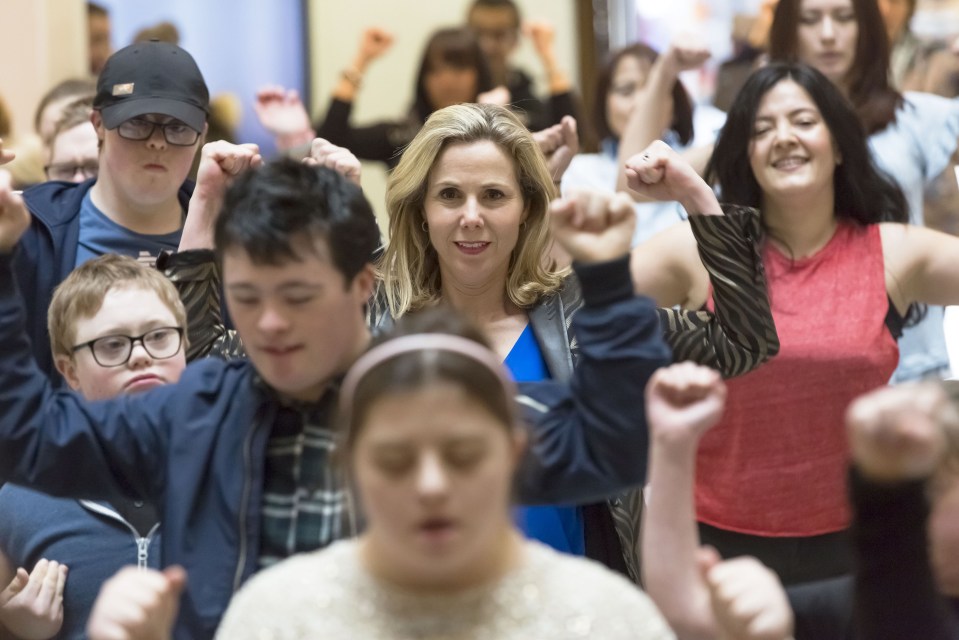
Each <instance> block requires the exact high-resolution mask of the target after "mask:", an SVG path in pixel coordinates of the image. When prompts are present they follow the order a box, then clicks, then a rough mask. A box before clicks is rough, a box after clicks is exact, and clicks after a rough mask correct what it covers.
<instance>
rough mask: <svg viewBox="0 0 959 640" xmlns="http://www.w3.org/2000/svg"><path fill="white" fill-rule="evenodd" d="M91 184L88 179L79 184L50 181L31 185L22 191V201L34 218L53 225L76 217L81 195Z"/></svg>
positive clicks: (83, 194) (82, 195)
mask: <svg viewBox="0 0 959 640" xmlns="http://www.w3.org/2000/svg"><path fill="white" fill-rule="evenodd" d="M92 186H93V181H92V180H88V181H86V182H82V183H80V184H73V183H69V182H60V181H50V182H43V183H41V184H38V185H35V186H32V187H30V188H28V189H26V190H25V191H24V192H23V201H24V202H25V203H26V205H27V209H29V210H30V213H31V214H33V216H34V217H35V218H37V219H38V220H40V221H41V222H43V223H44V224H46V225H47V226H50V227H54V226H58V225H62V224H65V223H68V222H71V221H72V220H74V219H76V218H77V217H78V216H79V214H80V204H81V203H82V202H83V197H84V196H85V195H86V194H87V192H88V191H89V190H90V187H92Z"/></svg>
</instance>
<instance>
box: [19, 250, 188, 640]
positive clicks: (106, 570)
mask: <svg viewBox="0 0 959 640" xmlns="http://www.w3.org/2000/svg"><path fill="white" fill-rule="evenodd" d="M185 323H186V312H185V310H184V308H183V304H182V303H181V302H180V298H179V296H178V294H177V291H176V289H175V288H174V287H173V285H172V284H171V283H170V282H169V281H168V280H167V279H166V277H164V276H163V275H162V274H161V273H160V272H158V271H156V270H154V269H150V268H147V267H145V266H143V265H141V264H139V263H137V261H135V260H133V259H132V258H129V257H126V256H118V255H105V256H101V257H99V258H96V259H94V260H91V261H89V262H87V263H85V264H84V265H82V266H81V267H79V268H78V269H77V270H75V271H74V272H73V273H71V274H70V275H69V276H68V277H67V279H66V280H64V282H63V283H62V284H61V285H60V286H59V287H57V290H56V292H55V293H54V296H53V302H52V303H51V305H50V313H49V329H50V342H51V348H52V351H53V355H54V361H55V363H56V367H57V370H58V371H59V372H60V373H61V374H62V375H63V377H64V379H65V380H66V382H67V384H68V385H69V386H70V387H71V388H72V389H73V390H74V391H77V392H79V393H80V394H82V395H83V397H84V398H86V399H87V400H102V399H106V398H112V397H114V396H118V395H123V394H128V393H130V394H132V393H141V392H145V391H148V390H150V389H153V388H155V387H158V386H161V385H164V384H170V383H174V382H176V381H177V380H179V378H180V374H181V373H182V372H183V370H184V368H185V367H186V356H185V351H186V349H185V344H184V342H185V338H184V327H185ZM158 531H159V521H158V514H157V511H156V509H155V508H154V506H153V505H151V504H148V503H144V502H142V501H134V500H131V499H129V498H124V497H116V498H112V499H111V500H110V501H109V502H103V501H87V500H70V499H64V498H52V497H50V496H47V495H44V494H41V493H37V492H34V491H31V490H28V489H24V488H22V487H19V486H15V485H11V484H7V485H4V486H3V488H0V585H7V584H8V583H10V582H11V580H12V579H13V578H14V576H15V575H16V573H15V572H17V567H31V568H32V571H31V574H30V576H29V579H27V578H26V575H27V574H26V570H23V571H19V572H17V573H19V579H18V580H17V582H16V583H15V586H14V587H13V590H14V591H16V592H17V593H16V595H14V596H13V597H12V598H11V600H10V601H9V602H8V603H7V604H6V605H4V606H3V607H0V636H3V631H2V629H4V628H5V629H6V630H7V631H9V632H10V633H12V634H13V635H14V636H16V637H31V638H49V637H53V636H54V635H56V634H58V633H59V635H58V636H57V637H60V638H82V637H84V628H85V626H86V620H87V617H88V615H89V612H90V608H91V607H92V605H93V601H94V599H95V597H96V594H97V591H98V590H99V588H100V585H101V584H102V583H103V581H104V580H106V579H107V578H108V577H110V576H111V575H112V574H113V573H115V572H116V571H118V570H119V569H120V567H122V566H124V565H131V564H135V565H138V566H140V567H153V568H156V567H158V566H159V565H160V558H159V555H160V554H159V535H158ZM42 559H43V560H42ZM65 566H69V567H70V572H69V579H67V580H66V589H65V590H64V580H65V579H66V568H65ZM17 587H19V588H17ZM61 595H62V596H63V597H62V600H61V599H60V596H61ZM61 622H62V628H61V626H60V623H61Z"/></svg>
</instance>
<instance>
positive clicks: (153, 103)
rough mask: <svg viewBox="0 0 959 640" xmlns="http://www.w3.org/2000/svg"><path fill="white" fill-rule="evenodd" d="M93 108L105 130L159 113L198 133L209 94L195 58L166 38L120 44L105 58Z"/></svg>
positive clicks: (207, 110) (208, 104) (206, 107)
mask: <svg viewBox="0 0 959 640" xmlns="http://www.w3.org/2000/svg"><path fill="white" fill-rule="evenodd" d="M93 108H94V109H96V110H98V111H99V112H100V116H101V117H102V118H103V124H104V126H105V127H106V128H107V129H115V128H116V127H118V126H119V125H120V124H121V123H122V122H125V121H126V120H129V119H130V118H135V117H137V116H142V115H144V114H147V113H159V114H161V115H165V116H170V117H171V118H176V119H177V120H180V121H182V122H183V123H185V124H186V125H187V126H188V127H190V128H191V129H194V130H195V131H203V125H204V124H205V123H206V118H207V114H209V112H210V92H209V90H207V87H206V82H205V81H204V80H203V74H202V73H200V68H199V67H198V66H197V65H196V61H195V60H194V59H193V56H191V55H190V54H189V53H187V52H186V51H185V50H184V49H181V48H180V47H178V46H176V45H175V44H171V43H169V42H160V41H159V40H151V41H150V42H140V43H137V44H132V45H130V46H129V47H124V48H123V49H120V50H119V51H117V52H116V53H114V54H113V55H112V56H110V57H109V59H107V62H106V64H105V65H104V67H103V71H101V72H100V77H99V78H97V95H96V97H95V98H94V100H93Z"/></svg>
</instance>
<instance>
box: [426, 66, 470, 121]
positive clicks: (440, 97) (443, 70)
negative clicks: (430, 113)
mask: <svg viewBox="0 0 959 640" xmlns="http://www.w3.org/2000/svg"><path fill="white" fill-rule="evenodd" d="M477 75H478V74H477V73H476V69H474V68H472V67H458V66H455V65H452V64H450V63H448V62H444V61H442V60H434V61H433V62H432V63H431V64H430V70H429V71H427V72H426V75H425V77H424V78H423V88H424V89H425V90H426V99H427V100H428V101H429V103H430V106H431V107H433V110H434V111H436V110H439V109H443V108H445V107H449V106H452V105H454V104H460V103H463V102H474V101H475V100H476V94H477V93H478V88H477V85H478V82H479V79H478V77H477Z"/></svg>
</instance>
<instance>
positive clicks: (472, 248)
mask: <svg viewBox="0 0 959 640" xmlns="http://www.w3.org/2000/svg"><path fill="white" fill-rule="evenodd" d="M454 244H455V245H456V248H457V249H459V250H460V251H462V252H463V253H468V254H476V253H481V252H482V251H483V250H484V249H486V247H488V246H489V245H490V243H489V242H455V243H454Z"/></svg>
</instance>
